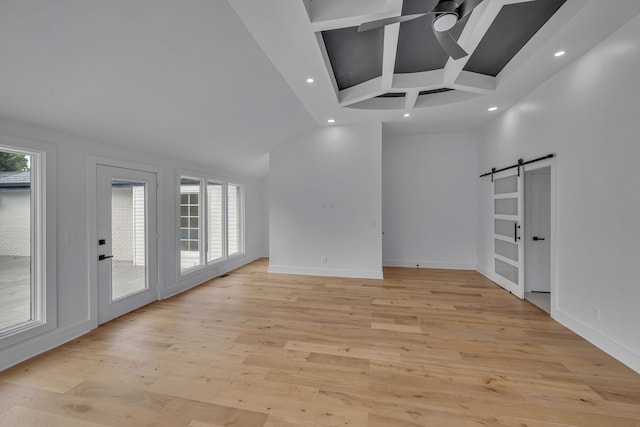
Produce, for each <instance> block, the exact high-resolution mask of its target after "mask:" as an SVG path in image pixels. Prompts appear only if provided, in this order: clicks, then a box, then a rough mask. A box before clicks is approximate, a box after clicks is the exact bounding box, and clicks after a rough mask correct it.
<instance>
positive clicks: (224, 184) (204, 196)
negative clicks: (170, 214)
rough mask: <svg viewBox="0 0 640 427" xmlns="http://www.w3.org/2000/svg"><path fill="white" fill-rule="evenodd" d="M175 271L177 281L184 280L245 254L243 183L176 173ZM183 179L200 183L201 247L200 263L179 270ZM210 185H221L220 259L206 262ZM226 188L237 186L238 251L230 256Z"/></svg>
mask: <svg viewBox="0 0 640 427" xmlns="http://www.w3.org/2000/svg"><path fill="white" fill-rule="evenodd" d="M176 175H177V180H176V182H177V191H176V194H177V221H176V224H177V239H176V245H177V270H178V278H184V277H187V276H189V275H191V274H195V273H197V272H201V271H202V270H205V269H207V268H211V267H214V266H216V265H219V264H220V263H222V262H224V261H227V260H229V259H231V258H236V257H238V256H241V255H243V254H244V210H243V209H244V186H243V185H242V184H237V183H235V182H233V183H232V182H229V181H228V180H225V179H221V178H219V177H214V176H211V175H207V174H203V173H197V172H193V171H185V170H178V171H177V174H176ZM182 179H192V180H197V181H199V186H198V188H199V193H198V194H199V196H198V203H199V207H200V208H199V211H198V215H199V230H198V233H199V234H198V235H199V239H200V244H199V247H198V253H199V260H200V264H198V265H196V266H193V267H190V268H187V269H184V270H183V269H182V244H181V240H182V239H181V231H182V230H181V228H182V227H181V212H180V208H181V194H182V191H181V185H182V184H181V181H182ZM210 184H215V185H220V186H221V198H222V200H221V205H222V207H221V208H222V210H221V215H222V218H221V220H222V230H221V231H222V235H221V238H222V248H221V249H222V256H221V257H219V258H215V259H213V260H209V259H208V258H209V254H208V252H209V215H210V212H209V208H210V202H209V194H208V186H209V185H210ZM229 185H235V186H237V187H238V193H239V194H238V251H237V252H235V253H233V254H231V255H229V232H228V230H229V222H228V189H229Z"/></svg>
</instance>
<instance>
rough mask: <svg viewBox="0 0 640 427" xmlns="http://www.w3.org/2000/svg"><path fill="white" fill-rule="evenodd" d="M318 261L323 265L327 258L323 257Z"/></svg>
mask: <svg viewBox="0 0 640 427" xmlns="http://www.w3.org/2000/svg"><path fill="white" fill-rule="evenodd" d="M320 260H321V261H322V263H323V264H326V263H327V257H326V256H323V257H322V258H321V259H320Z"/></svg>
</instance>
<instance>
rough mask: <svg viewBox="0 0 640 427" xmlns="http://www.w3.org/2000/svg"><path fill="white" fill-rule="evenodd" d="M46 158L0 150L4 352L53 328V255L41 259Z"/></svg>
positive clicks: (0, 316)
mask: <svg viewBox="0 0 640 427" xmlns="http://www.w3.org/2000/svg"><path fill="white" fill-rule="evenodd" d="M45 154H46V153H45V152H44V151H35V150H34V151H31V150H26V149H22V148H16V147H9V146H3V145H0V290H1V292H2V294H1V295H0V339H1V340H2V344H1V345H2V346H5V345H10V344H13V343H15V342H18V341H20V340H22V339H26V338H29V337H30V336H32V335H35V334H36V333H41V332H43V329H50V328H53V327H55V316H56V310H55V305H56V304H55V251H51V252H52V253H47V257H45V240H46V236H45V229H46V227H45V219H46V218H45V213H46V211H45V200H46V199H45V191H44V187H45V185H44V177H43V171H44V170H45V169H44V159H45ZM51 169H52V170H53V167H51ZM51 184H53V183H51ZM52 209H54V210H55V208H52ZM53 220H55V216H54V217H53ZM48 258H50V259H48ZM51 262H53V264H50V263H51ZM48 263H49V264H48ZM47 265H49V266H50V267H51V268H50V269H49V271H47ZM47 279H49V280H47Z"/></svg>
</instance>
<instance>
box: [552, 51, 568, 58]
mask: <svg viewBox="0 0 640 427" xmlns="http://www.w3.org/2000/svg"><path fill="white" fill-rule="evenodd" d="M565 53H567V52H565V51H564V50H559V51H557V52H556V53H554V54H553V56H555V57H558V56H562V55H564V54H565Z"/></svg>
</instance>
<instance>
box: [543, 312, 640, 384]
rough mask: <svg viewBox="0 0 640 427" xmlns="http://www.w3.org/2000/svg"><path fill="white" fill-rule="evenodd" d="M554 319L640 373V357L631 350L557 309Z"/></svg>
mask: <svg viewBox="0 0 640 427" xmlns="http://www.w3.org/2000/svg"><path fill="white" fill-rule="evenodd" d="M552 317H553V319H554V320H556V321H557V322H558V323H560V324H562V325H564V326H566V327H567V328H569V329H570V330H571V331H573V332H575V333H576V334H578V335H580V336H581V337H582V338H584V339H586V340H587V341H589V342H590V343H591V344H593V345H595V346H596V347H598V348H599V349H600V350H602V351H604V352H605V353H607V354H609V355H610V356H612V357H614V358H615V359H617V360H619V361H620V362H622V363H624V364H625V365H627V366H628V367H630V368H631V369H633V370H634V371H636V372H638V373H640V355H639V354H637V353H634V352H633V351H632V350H631V349H629V348H627V347H625V346H624V345H623V344H620V343H619V342H617V341H614V340H612V339H611V338H609V337H607V336H606V335H603V334H601V333H600V332H598V331H596V330H595V329H593V328H591V327H590V326H588V325H586V324H584V323H582V322H581V321H579V320H578V319H576V318H574V317H572V316H570V315H569V314H567V313H565V312H563V311H562V310H561V309H559V308H556V310H555V313H554V314H553V316H552Z"/></svg>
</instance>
